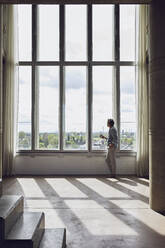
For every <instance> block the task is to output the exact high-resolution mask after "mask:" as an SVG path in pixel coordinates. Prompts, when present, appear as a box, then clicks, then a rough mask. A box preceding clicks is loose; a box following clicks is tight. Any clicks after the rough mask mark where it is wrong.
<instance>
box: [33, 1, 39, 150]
mask: <svg viewBox="0 0 165 248" xmlns="http://www.w3.org/2000/svg"><path fill="white" fill-rule="evenodd" d="M36 59H37V5H32V150H33V151H34V150H35V149H36V146H37V142H38V135H39V133H38V124H39V120H38V118H39V116H38V113H39V109H38V107H39V105H38V87H37V80H36Z"/></svg>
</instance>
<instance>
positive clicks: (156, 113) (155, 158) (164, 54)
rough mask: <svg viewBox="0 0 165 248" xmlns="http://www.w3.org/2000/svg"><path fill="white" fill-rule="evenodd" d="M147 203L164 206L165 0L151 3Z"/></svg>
mask: <svg viewBox="0 0 165 248" xmlns="http://www.w3.org/2000/svg"><path fill="white" fill-rule="evenodd" d="M149 14H150V34H149V36H150V41H149V43H150V72H149V73H150V75H149V81H150V82H149V116H150V117H149V118H150V120H149V122H150V123H149V151H150V158H149V159H150V185H151V187H150V207H151V208H152V209H153V210H155V211H158V212H163V211H164V210H165V1H164V0H153V2H152V4H151V5H150V11H149Z"/></svg>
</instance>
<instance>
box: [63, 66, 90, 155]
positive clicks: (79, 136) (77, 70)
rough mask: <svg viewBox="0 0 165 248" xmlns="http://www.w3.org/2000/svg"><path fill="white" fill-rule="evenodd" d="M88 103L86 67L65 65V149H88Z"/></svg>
mask: <svg viewBox="0 0 165 248" xmlns="http://www.w3.org/2000/svg"><path fill="white" fill-rule="evenodd" d="M86 104H87V103H86V67H83V66H81V67H80V66H75V67H73V66H68V67H65V134H64V148H65V149H69V150H72V149H74V150H85V149H87V134H86V128H87V127H86V122H87V121H86V108H87V106H86Z"/></svg>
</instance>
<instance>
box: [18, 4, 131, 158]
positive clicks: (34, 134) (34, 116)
mask: <svg viewBox="0 0 165 248" xmlns="http://www.w3.org/2000/svg"><path fill="white" fill-rule="evenodd" d="M55 5H58V6H59V61H37V20H38V5H31V6H32V61H19V66H31V69H32V88H31V91H32V110H31V120H32V124H31V149H29V150H17V153H43V154H45V153H48V154H51V153H105V150H93V149H92V114H93V113H92V104H93V102H92V98H93V96H92V93H93V92H92V90H93V87H92V80H93V78H92V67H93V66H113V68H114V80H113V81H114V84H113V92H114V94H113V99H114V101H113V107H112V108H113V113H114V119H115V124H116V127H117V130H118V138H119V144H118V152H120V153H121V154H128V153H130V154H132V155H133V154H135V153H136V151H134V150H120V67H121V66H134V68H135V71H136V58H135V61H120V4H113V7H114V18H113V20H114V58H113V61H94V60H93V47H92V40H93V37H92V32H93V31H92V6H93V4H85V5H86V8H87V15H86V16H87V61H66V60H65V6H66V5H65V4H55ZM135 15H136V12H135ZM135 20H136V16H135ZM135 42H136V21H135ZM135 47H136V44H135ZM135 54H136V53H135ZM37 66H59V80H60V83H59V85H60V87H59V149H58V150H48V149H45V150H44V149H41V150H40V149H37V148H36V147H37V143H38V135H39V132H38V122H39V118H38V114H39V103H38V101H39V99H38V98H39V94H38V90H37V83H36V81H37V80H36V70H35V68H37ZM65 66H86V67H87V113H86V116H87V149H86V150H65V149H64V128H63V127H64V121H65V120H64V118H65V117H64V90H65V85H64V84H65V82H64V81H65V78H64V68H65ZM135 81H136V73H135ZM135 97H136V96H135Z"/></svg>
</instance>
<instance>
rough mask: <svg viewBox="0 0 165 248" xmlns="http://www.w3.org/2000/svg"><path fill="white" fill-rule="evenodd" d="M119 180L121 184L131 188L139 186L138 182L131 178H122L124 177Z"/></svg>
mask: <svg viewBox="0 0 165 248" xmlns="http://www.w3.org/2000/svg"><path fill="white" fill-rule="evenodd" d="M117 180H118V181H119V182H121V183H124V184H128V185H130V186H137V185H138V184H137V182H135V181H134V180H131V179H130V178H122V177H118V178H117Z"/></svg>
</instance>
